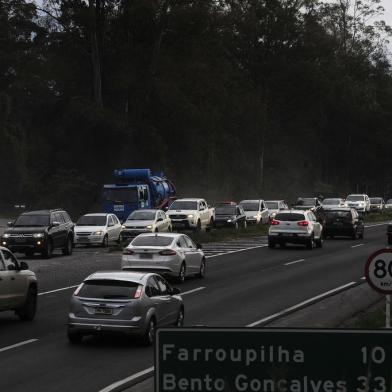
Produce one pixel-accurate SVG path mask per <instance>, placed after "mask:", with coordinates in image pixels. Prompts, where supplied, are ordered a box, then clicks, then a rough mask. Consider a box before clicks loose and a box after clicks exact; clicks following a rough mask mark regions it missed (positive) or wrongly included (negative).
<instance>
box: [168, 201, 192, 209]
mask: <svg viewBox="0 0 392 392" xmlns="http://www.w3.org/2000/svg"><path fill="white" fill-rule="evenodd" d="M169 210H191V211H196V210H197V202H196V201H181V200H179V201H175V202H174V203H172V205H171V206H170V208H169Z"/></svg>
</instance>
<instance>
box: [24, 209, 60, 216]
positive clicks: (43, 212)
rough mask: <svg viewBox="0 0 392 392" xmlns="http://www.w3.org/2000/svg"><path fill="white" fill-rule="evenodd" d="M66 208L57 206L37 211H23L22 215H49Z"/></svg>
mask: <svg viewBox="0 0 392 392" xmlns="http://www.w3.org/2000/svg"><path fill="white" fill-rule="evenodd" d="M63 211H64V210H63V209H61V208H56V209H53V210H36V211H27V212H23V213H22V215H47V214H50V213H51V212H63Z"/></svg>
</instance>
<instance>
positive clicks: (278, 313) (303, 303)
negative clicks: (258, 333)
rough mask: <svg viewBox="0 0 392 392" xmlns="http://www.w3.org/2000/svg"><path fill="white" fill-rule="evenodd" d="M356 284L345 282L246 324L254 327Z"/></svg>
mask: <svg viewBox="0 0 392 392" xmlns="http://www.w3.org/2000/svg"><path fill="white" fill-rule="evenodd" d="M356 284H357V283H356V282H350V283H347V284H345V285H343V286H339V287H336V288H335V289H332V290H329V291H326V292H325V293H322V294H319V295H316V296H315V297H312V298H309V299H307V300H306V301H303V302H300V303H299V304H296V305H293V306H291V307H289V308H286V309H283V310H281V311H280V312H277V313H274V314H271V315H270V316H268V317H264V318H263V319H261V320H257V321H255V322H253V323H251V324H248V325H247V327H255V326H256V325H259V324H262V323H265V322H266V321H270V320H272V319H275V318H277V317H279V316H283V315H284V314H287V313H290V312H292V311H293V310H296V309H298V308H300V307H302V306H304V305H307V304H309V303H310V302H313V301H316V300H318V299H321V298H323V297H327V296H329V295H330V294H333V293H335V292H336V291H339V290H343V289H345V288H348V287H350V286H353V285H356Z"/></svg>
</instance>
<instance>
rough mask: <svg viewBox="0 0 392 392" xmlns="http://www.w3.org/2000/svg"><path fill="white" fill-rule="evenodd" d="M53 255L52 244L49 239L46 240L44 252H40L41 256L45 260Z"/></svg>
mask: <svg viewBox="0 0 392 392" xmlns="http://www.w3.org/2000/svg"><path fill="white" fill-rule="evenodd" d="M52 254H53V243H52V240H51V239H48V241H47V242H46V247H45V250H44V251H43V252H42V256H44V257H45V259H50V258H51V257H52Z"/></svg>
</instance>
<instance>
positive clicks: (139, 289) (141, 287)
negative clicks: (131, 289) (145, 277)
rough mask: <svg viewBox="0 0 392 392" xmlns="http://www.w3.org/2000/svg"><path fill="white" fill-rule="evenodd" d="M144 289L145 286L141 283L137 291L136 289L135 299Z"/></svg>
mask: <svg viewBox="0 0 392 392" xmlns="http://www.w3.org/2000/svg"><path fill="white" fill-rule="evenodd" d="M142 291H143V286H142V285H141V284H139V286H138V287H137V289H136V291H135V295H134V296H133V298H134V299H138V298H140V297H141V296H142Z"/></svg>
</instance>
